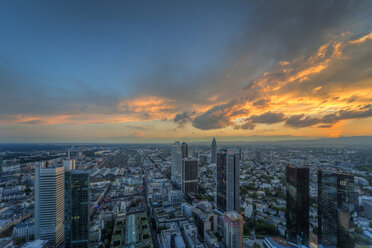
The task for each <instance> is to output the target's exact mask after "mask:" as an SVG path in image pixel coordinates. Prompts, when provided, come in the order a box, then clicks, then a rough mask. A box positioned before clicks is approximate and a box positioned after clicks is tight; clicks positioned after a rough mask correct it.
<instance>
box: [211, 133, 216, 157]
mask: <svg viewBox="0 0 372 248" xmlns="http://www.w3.org/2000/svg"><path fill="white" fill-rule="evenodd" d="M216 151H217V143H216V139H215V138H214V137H213V140H212V144H211V163H216V160H217V155H216Z"/></svg>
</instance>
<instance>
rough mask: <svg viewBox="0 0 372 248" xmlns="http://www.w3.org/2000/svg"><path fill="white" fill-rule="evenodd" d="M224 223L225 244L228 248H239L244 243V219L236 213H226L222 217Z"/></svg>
mask: <svg viewBox="0 0 372 248" xmlns="http://www.w3.org/2000/svg"><path fill="white" fill-rule="evenodd" d="M222 219H223V223H224V244H225V247H226V248H239V247H243V246H242V241H243V223H244V221H243V217H242V216H241V215H240V214H239V213H237V212H235V211H231V212H226V213H224V215H223V216H222Z"/></svg>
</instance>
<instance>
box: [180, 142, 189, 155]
mask: <svg viewBox="0 0 372 248" xmlns="http://www.w3.org/2000/svg"><path fill="white" fill-rule="evenodd" d="M181 152H182V158H187V157H188V156H189V147H188V145H187V143H185V142H183V143H182V144H181Z"/></svg>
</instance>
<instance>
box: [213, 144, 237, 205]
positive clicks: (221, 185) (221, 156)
mask: <svg viewBox="0 0 372 248" xmlns="http://www.w3.org/2000/svg"><path fill="white" fill-rule="evenodd" d="M238 157H239V155H238V154H237V152H236V150H234V149H229V150H221V151H219V152H218V153H217V194H216V206H217V209H218V210H219V211H221V212H228V211H237V212H239V211H240V188H239V187H240V185H239V177H240V165H239V163H240V161H239V159H238Z"/></svg>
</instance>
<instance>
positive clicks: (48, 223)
mask: <svg viewBox="0 0 372 248" xmlns="http://www.w3.org/2000/svg"><path fill="white" fill-rule="evenodd" d="M64 193H65V168H64V167H58V168H56V167H54V168H53V167H50V168H48V163H47V162H39V163H35V240H36V239H42V240H48V241H49V243H48V246H49V247H61V246H63V241H64V236H65V232H64V223H63V222H64V213H65V199H64V197H65V196H64Z"/></svg>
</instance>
